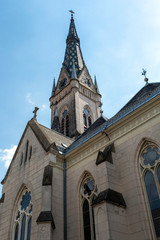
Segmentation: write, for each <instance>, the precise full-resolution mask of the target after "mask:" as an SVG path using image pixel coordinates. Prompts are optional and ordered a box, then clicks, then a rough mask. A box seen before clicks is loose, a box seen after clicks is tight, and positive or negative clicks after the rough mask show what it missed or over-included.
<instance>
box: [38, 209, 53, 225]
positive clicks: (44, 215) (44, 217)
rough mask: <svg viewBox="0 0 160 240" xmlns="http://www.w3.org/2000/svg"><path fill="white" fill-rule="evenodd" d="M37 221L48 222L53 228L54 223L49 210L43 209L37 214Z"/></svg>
mask: <svg viewBox="0 0 160 240" xmlns="http://www.w3.org/2000/svg"><path fill="white" fill-rule="evenodd" d="M36 222H37V223H47V222H50V223H51V225H52V228H53V229H55V228H56V227H55V223H54V219H53V215H52V212H51V211H43V212H41V213H40V214H39V216H38V218H37V221H36Z"/></svg>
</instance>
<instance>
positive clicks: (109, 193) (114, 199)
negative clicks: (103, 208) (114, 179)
mask: <svg viewBox="0 0 160 240" xmlns="http://www.w3.org/2000/svg"><path fill="white" fill-rule="evenodd" d="M103 201H106V202H109V203H111V204H114V205H117V206H120V207H124V208H126V207H127V206H126V203H125V200H124V198H123V195H122V194H121V193H119V192H116V191H114V190H112V189H110V188H107V189H106V190H104V191H102V192H100V193H99V194H98V195H97V196H96V198H95V199H94V201H93V204H92V205H96V204H99V203H101V202H103Z"/></svg>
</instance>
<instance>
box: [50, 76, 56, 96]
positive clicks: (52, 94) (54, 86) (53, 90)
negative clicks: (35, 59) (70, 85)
mask: <svg viewBox="0 0 160 240" xmlns="http://www.w3.org/2000/svg"><path fill="white" fill-rule="evenodd" d="M55 81H56V80H55V78H54V79H53V87H52V92H51V97H53V96H54V94H55V90H56V85H55Z"/></svg>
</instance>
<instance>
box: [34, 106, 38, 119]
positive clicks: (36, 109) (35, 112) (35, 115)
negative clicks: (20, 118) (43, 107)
mask: <svg viewBox="0 0 160 240" xmlns="http://www.w3.org/2000/svg"><path fill="white" fill-rule="evenodd" d="M38 110H39V108H38V107H35V109H34V111H33V113H34V116H33V119H35V120H36V117H37V111H38Z"/></svg>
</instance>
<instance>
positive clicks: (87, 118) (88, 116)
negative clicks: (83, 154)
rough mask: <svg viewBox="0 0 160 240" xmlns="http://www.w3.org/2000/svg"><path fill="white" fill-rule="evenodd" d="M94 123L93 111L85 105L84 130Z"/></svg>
mask: <svg viewBox="0 0 160 240" xmlns="http://www.w3.org/2000/svg"><path fill="white" fill-rule="evenodd" d="M92 123H93V113H92V110H91V109H90V107H89V106H88V105H85V106H84V107H83V125H84V130H86V129H87V128H89V127H90V125H91V124H92Z"/></svg>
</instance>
